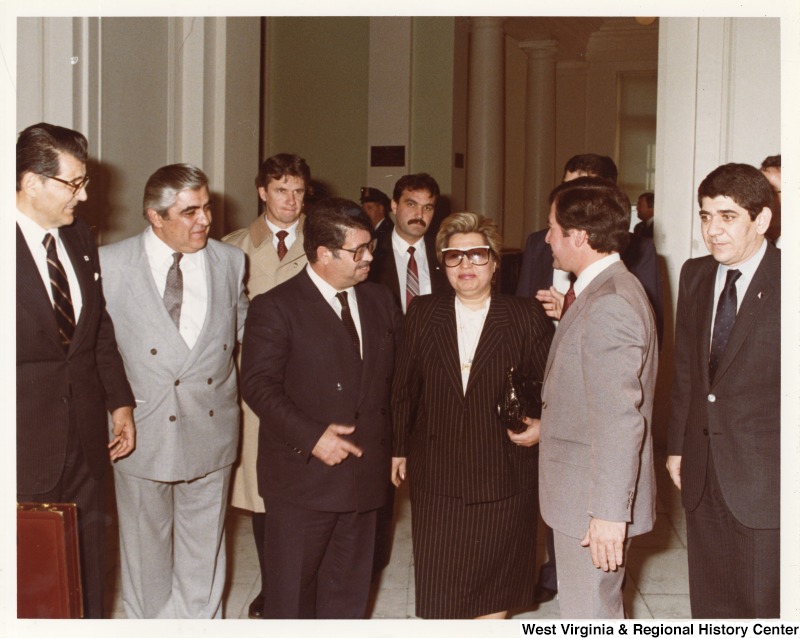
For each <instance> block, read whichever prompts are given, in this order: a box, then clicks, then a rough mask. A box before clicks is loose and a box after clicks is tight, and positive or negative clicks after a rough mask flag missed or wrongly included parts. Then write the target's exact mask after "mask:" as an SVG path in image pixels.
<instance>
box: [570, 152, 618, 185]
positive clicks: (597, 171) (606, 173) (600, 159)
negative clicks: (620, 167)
mask: <svg viewBox="0 0 800 638" xmlns="http://www.w3.org/2000/svg"><path fill="white" fill-rule="evenodd" d="M576 172H581V173H586V174H587V176H588V177H600V178H602V179H607V180H610V181H612V182H614V183H615V184H616V183H617V165H616V164H615V163H614V160H612V159H611V158H610V157H608V156H607V155H597V154H595V153H584V154H583V155H573V156H572V157H570V158H569V159H568V160H567V163H566V164H564V174H565V175H566V174H567V173H576Z"/></svg>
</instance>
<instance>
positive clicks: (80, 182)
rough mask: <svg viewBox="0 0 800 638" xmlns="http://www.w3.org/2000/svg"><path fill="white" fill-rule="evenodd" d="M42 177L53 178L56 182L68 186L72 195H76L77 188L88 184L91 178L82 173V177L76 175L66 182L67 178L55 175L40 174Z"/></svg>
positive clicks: (79, 188)
mask: <svg viewBox="0 0 800 638" xmlns="http://www.w3.org/2000/svg"><path fill="white" fill-rule="evenodd" d="M42 177H46V178H48V179H54V180H56V181H57V182H61V183H62V184H64V186H68V187H69V188H71V189H72V194H73V195H77V194H78V191H79V190H81V189H82V188H86V186H87V185H88V184H89V180H90V179H91V178H90V177H89V176H88V175H84V176H83V177H76V178H75V179H73V180H72V181H71V182H68V181H67V180H65V179H61V178H60V177H56V176H55V175H42Z"/></svg>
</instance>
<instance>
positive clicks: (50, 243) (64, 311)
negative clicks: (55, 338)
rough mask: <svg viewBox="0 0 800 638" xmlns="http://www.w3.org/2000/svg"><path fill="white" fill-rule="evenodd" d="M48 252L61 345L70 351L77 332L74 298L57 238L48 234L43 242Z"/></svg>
mask: <svg viewBox="0 0 800 638" xmlns="http://www.w3.org/2000/svg"><path fill="white" fill-rule="evenodd" d="M42 244H44V248H45V250H46V251H47V272H48V274H49V276H50V289H51V290H52V292H53V310H54V311H55V314H56V324H57V325H58V332H59V334H60V335H61V345H62V346H64V350H69V344H70V343H71V342H72V335H73V334H74V332H75V310H74V308H73V307H72V296H71V295H70V292H69V281H67V272H66V271H65V270H64V266H63V265H62V264H61V260H60V259H59V258H58V249H57V248H56V238H55V237H53V235H52V234H51V233H47V234H46V235H45V236H44V239H43V240H42Z"/></svg>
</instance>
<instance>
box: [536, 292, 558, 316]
mask: <svg viewBox="0 0 800 638" xmlns="http://www.w3.org/2000/svg"><path fill="white" fill-rule="evenodd" d="M536 299H538V300H539V301H540V302H541V303H542V307H543V308H544V312H545V314H546V315H547V316H548V317H550V318H551V319H555V320H556V321H559V320H560V319H561V309H562V308H563V307H564V293H561V292H558V290H556V287H555V286H550V288H549V290H537V291H536Z"/></svg>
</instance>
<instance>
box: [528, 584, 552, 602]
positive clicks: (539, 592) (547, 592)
mask: <svg viewBox="0 0 800 638" xmlns="http://www.w3.org/2000/svg"><path fill="white" fill-rule="evenodd" d="M557 593H558V591H557V590H555V589H550V588H549V587H545V586H544V585H540V584H539V583H536V588H535V589H534V590H533V600H534V601H536V602H537V603H538V604H539V605H541V604H542V603H549V602H550V601H551V600H553V598H555V597H556V594H557Z"/></svg>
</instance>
